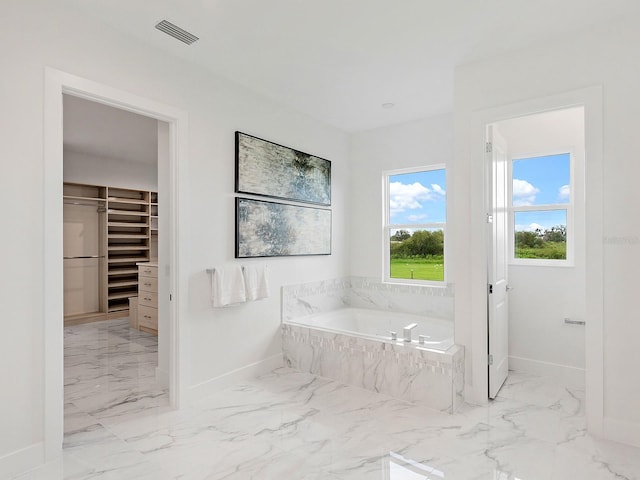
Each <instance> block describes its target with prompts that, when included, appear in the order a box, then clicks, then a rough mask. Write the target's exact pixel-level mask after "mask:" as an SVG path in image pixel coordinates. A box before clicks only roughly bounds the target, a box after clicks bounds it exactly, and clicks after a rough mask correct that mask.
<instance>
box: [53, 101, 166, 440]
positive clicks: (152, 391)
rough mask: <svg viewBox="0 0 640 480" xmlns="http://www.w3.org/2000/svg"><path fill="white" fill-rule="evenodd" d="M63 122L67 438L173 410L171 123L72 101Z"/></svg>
mask: <svg viewBox="0 0 640 480" xmlns="http://www.w3.org/2000/svg"><path fill="white" fill-rule="evenodd" d="M63 118H64V121H63V181H64V184H63V203H64V206H63V255H64V256H63V273H64V398H65V420H64V423H65V432H67V431H75V430H77V428H78V427H79V426H80V428H85V427H92V428H94V427H95V428H100V427H105V426H106V425H108V424H109V422H114V421H118V419H119V418H122V416H126V415H130V414H137V413H140V412H141V411H143V410H145V409H148V408H155V407H159V406H165V405H168V404H169V396H168V383H169V382H168V380H169V373H168V366H167V365H163V363H165V362H163V361H161V359H162V358H164V359H166V360H167V361H168V354H167V352H166V346H167V345H168V343H169V342H168V339H167V338H166V337H167V336H168V335H169V332H168V331H167V329H166V328H162V327H163V324H162V322H161V323H160V324H159V322H158V319H159V318H160V317H162V316H165V317H166V316H167V315H168V311H167V309H166V302H164V301H159V299H166V298H168V289H169V287H168V280H167V279H166V276H163V275H158V265H163V264H167V263H168V262H167V258H166V257H167V252H168V245H167V240H166V239H167V238H168V235H166V232H165V234H164V235H163V231H162V226H163V222H162V221H161V217H163V216H165V215H163V209H166V208H167V207H168V205H167V203H166V202H165V201H164V200H165V199H166V198H167V197H168V195H167V194H166V192H167V186H166V182H167V180H168V179H167V178H166V173H165V174H163V172H166V164H167V161H168V157H169V135H168V132H169V124H167V123H166V122H162V121H159V120H156V119H155V118H150V117H147V116H144V115H140V114H137V113H133V112H129V111H125V110H122V109H118V108H115V107H112V106H107V105H103V104H100V103H96V102H93V101H90V100H87V99H83V98H80V97H76V96H73V95H68V94H65V95H63ZM165 225H166V223H165ZM161 349H165V352H162V353H163V355H159V350H161ZM159 357H160V358H159ZM78 422H80V424H79V423H78ZM85 424H86V425H85Z"/></svg>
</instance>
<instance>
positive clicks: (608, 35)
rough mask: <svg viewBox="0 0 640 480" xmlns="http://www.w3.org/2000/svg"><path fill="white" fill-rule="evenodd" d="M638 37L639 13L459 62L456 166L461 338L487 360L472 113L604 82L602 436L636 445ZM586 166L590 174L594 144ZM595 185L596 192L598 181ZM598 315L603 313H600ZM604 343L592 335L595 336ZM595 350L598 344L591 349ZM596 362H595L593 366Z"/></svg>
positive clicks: (639, 432)
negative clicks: (481, 345)
mask: <svg viewBox="0 0 640 480" xmlns="http://www.w3.org/2000/svg"><path fill="white" fill-rule="evenodd" d="M638 42H640V30H639V29H638V28H637V22H636V19H630V20H629V21H621V22H620V23H618V24H616V25H608V26H598V27H594V28H593V29H591V30H590V31H586V32H584V33H583V34H580V35H572V36H571V37H567V38H566V39H565V40H563V41H558V42H554V43H548V44H545V45H542V46H539V47H537V48H532V49H528V50H525V51H520V52H517V53H513V54H509V55H505V56H501V57H499V58H495V59H492V60H488V61H483V62H479V63H475V64H470V65H466V66H463V67H460V68H458V69H457V71H456V85H455V92H456V107H455V115H456V146H455V149H456V159H455V163H454V165H455V185H454V188H455V194H456V202H457V203H456V212H455V213H456V227H455V228H456V233H457V236H458V238H460V241H457V242H456V246H455V253H456V256H457V261H458V262H459V268H458V273H460V272H462V271H468V272H469V275H468V278H467V279H465V281H464V282H462V280H461V279H460V278H459V279H458V281H457V283H456V340H457V341H458V342H461V343H463V344H464V345H465V346H467V358H471V357H475V358H476V359H477V360H481V357H482V352H481V351H479V350H480V349H478V348H476V350H478V351H474V349H473V348H472V341H471V340H472V337H473V333H474V330H478V329H481V324H482V322H483V321H484V322H485V324H486V319H484V315H483V313H482V309H483V305H486V295H485V294H484V293H483V292H484V288H485V285H484V283H485V282H486V280H484V279H483V278H482V272H483V269H485V270H486V268H485V267H484V265H483V263H482V259H483V258H485V256H484V245H483V244H482V238H483V235H482V231H483V228H484V226H483V221H482V218H478V213H479V214H480V216H481V215H482V210H481V209H480V210H478V208H476V205H478V203H479V204H480V205H482V202H483V192H482V178H478V177H476V176H474V175H473V172H474V171H476V172H477V168H476V165H477V163H476V162H478V161H482V160H481V159H482V155H481V153H480V148H481V139H477V138H474V137H473V136H472V135H473V133H472V132H473V131H474V126H473V122H474V120H473V119H474V115H475V114H474V112H478V111H482V110H485V109H491V108H497V107H498V106H504V105H509V104H514V103H519V102H525V101H531V100H532V99H537V98H541V97H547V96H549V95H554V94H562V93H564V92H570V91H574V90H578V89H582V88H585V87H588V86H593V85H602V88H603V111H602V113H603V121H604V131H603V139H604V144H603V156H604V157H603V158H604V176H603V178H602V179H601V181H602V188H603V197H604V205H603V208H604V215H603V218H604V223H603V225H602V229H603V231H604V262H603V268H604V295H603V299H602V300H603V304H604V312H603V322H604V338H603V339H602V340H603V341H604V356H603V359H602V361H603V362H604V365H603V367H604V376H603V377H604V407H603V415H604V421H603V428H602V430H601V432H600V433H603V434H604V435H606V436H608V437H611V438H616V439H619V440H621V441H627V442H630V443H636V444H640V409H638V408H637V405H640V377H639V376H638V374H637V366H638V365H639V364H640V349H638V339H639V338H640V322H638V321H637V314H636V313H635V312H636V310H637V297H638V279H637V271H638V269H639V267H640V242H638V241H637V239H638V238H639V230H640V220H638V218H637V216H635V215H633V213H632V212H633V211H634V208H633V207H632V206H633V205H637V204H639V203H640V190H639V189H638V188H637V179H638V178H640V162H638V161H637V152H638V151H640V136H639V135H637V134H636V132H635V128H634V126H635V124H636V123H637V122H636V120H637V116H638V112H639V111H640V95H639V94H638V88H637V85H638V81H639V80H640V63H638V62H637V61H636V59H637V45H638ZM478 140H480V141H478ZM588 142H589V138H587V143H588ZM476 149H477V150H476ZM586 165H587V166H586V168H587V178H589V173H588V172H589V168H590V158H589V150H588V149H587V158H586ZM593 186H595V187H596V189H597V185H595V184H594V185H592V187H593ZM587 195H589V193H588V192H587ZM592 207H593V210H591V209H592ZM480 208H481V207H480ZM598 208H599V207H598V206H597V205H593V202H591V204H590V203H589V197H587V219H586V220H587V235H588V237H587V245H591V244H593V246H594V247H596V246H597V245H600V246H602V241H601V239H600V238H593V236H589V235H590V232H589V229H590V225H593V220H595V218H590V217H589V212H590V211H594V212H596V211H597V210H598ZM591 235H592V234H591ZM464 238H467V239H469V240H472V241H470V242H469V245H470V248H468V249H467V248H466V246H464V245H463V241H462V240H463V239H464ZM634 239H635V240H634ZM477 240H479V241H478V242H476V241H477ZM596 250H597V248H596ZM587 281H588V282H589V281H591V279H589V278H588V279H587ZM595 281H596V282H597V281H598V279H596V280H595ZM591 314H592V315H596V316H597V315H598V312H591ZM598 340H600V339H592V341H593V342H596V341H598ZM587 341H589V336H587ZM589 348H590V345H588V346H587V350H589ZM484 355H485V356H486V352H485V354H484ZM477 363H478V362H477ZM598 363H600V360H599V359H598ZM479 364H480V363H478V365H479ZM478 365H476V371H473V369H469V370H468V371H467V374H468V375H467V380H468V382H467V387H469V386H471V387H472V388H477V386H476V387H474V386H473V383H474V382H476V381H477V380H478V379H479V378H481V377H480V375H481V372H479V371H478V370H477V367H478ZM467 367H470V365H469V364H467ZM587 368H589V367H587ZM485 369H486V367H485ZM594 369H597V365H595V364H594ZM587 378H589V371H587ZM587 395H589V392H587ZM587 408H589V405H587Z"/></svg>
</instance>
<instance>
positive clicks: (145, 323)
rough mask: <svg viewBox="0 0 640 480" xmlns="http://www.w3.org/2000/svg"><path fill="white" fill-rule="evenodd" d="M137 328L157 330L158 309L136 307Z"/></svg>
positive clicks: (143, 306) (142, 306)
mask: <svg viewBox="0 0 640 480" xmlns="http://www.w3.org/2000/svg"><path fill="white" fill-rule="evenodd" d="M138 326H139V327H146V328H149V329H151V330H155V331H157V330H158V309H157V308H151V307H147V306H145V305H138Z"/></svg>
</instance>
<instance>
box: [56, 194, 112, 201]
mask: <svg viewBox="0 0 640 480" xmlns="http://www.w3.org/2000/svg"><path fill="white" fill-rule="evenodd" d="M62 198H63V199H64V200H83V201H85V202H104V201H106V198H100V197H79V196H76V195H63V196H62Z"/></svg>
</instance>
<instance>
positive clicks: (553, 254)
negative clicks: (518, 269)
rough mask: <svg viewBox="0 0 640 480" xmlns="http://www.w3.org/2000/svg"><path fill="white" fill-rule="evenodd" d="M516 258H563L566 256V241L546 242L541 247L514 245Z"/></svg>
mask: <svg viewBox="0 0 640 480" xmlns="http://www.w3.org/2000/svg"><path fill="white" fill-rule="evenodd" d="M515 256H516V258H541V259H550V260H565V259H566V258H567V243H566V242H546V243H545V245H544V246H543V247H536V248H530V247H521V246H519V245H516V252H515Z"/></svg>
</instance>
